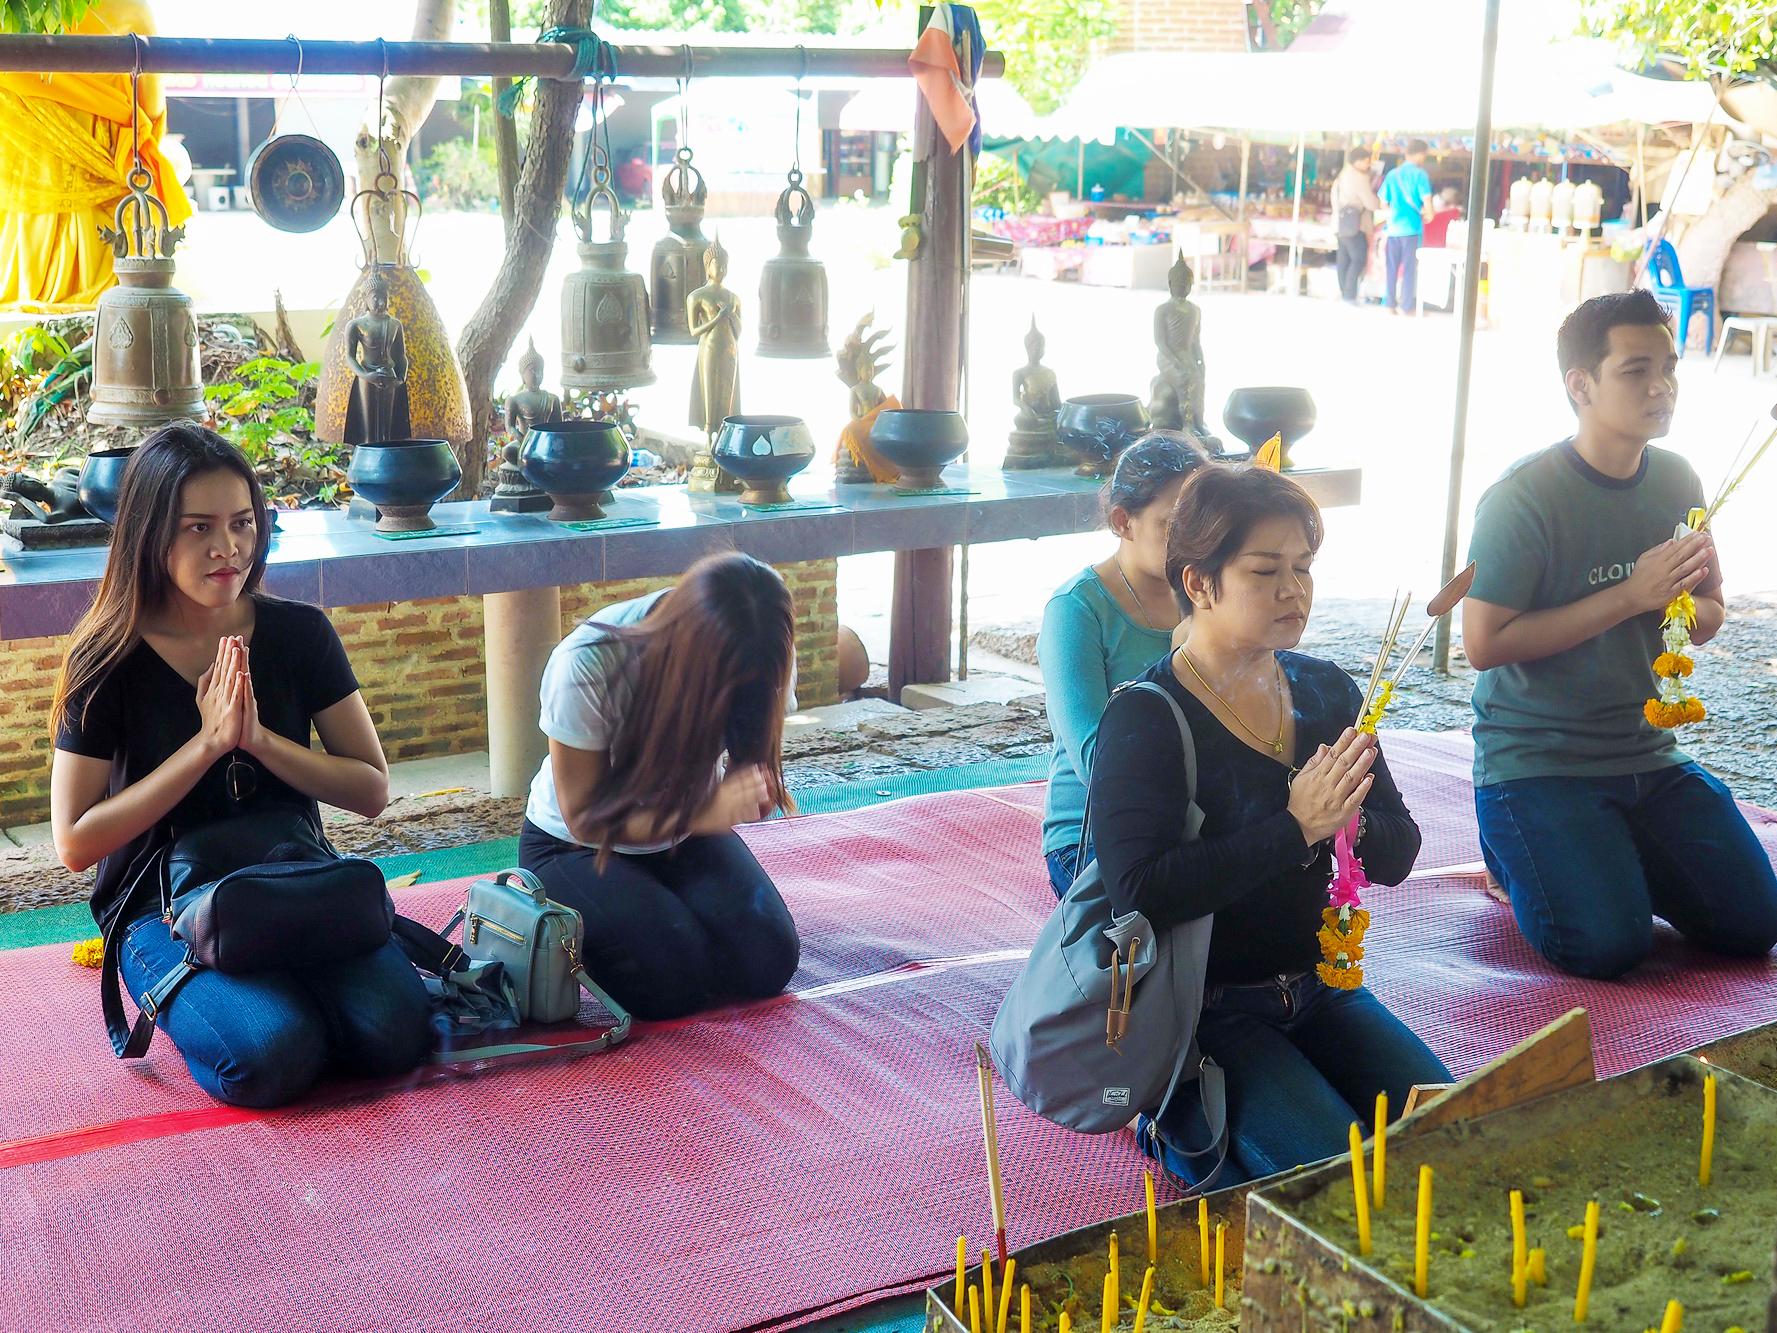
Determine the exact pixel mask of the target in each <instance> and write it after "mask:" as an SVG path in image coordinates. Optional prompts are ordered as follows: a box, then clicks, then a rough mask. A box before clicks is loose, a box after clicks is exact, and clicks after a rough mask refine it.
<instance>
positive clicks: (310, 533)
mask: <svg viewBox="0 0 1777 1333" xmlns="http://www.w3.org/2000/svg"><path fill="white" fill-rule="evenodd" d="M1292 475H1294V476H1295V477H1296V478H1297V479H1298V480H1299V481H1301V482H1302V483H1303V484H1304V485H1305V486H1307V487H1308V489H1309V490H1310V492H1311V493H1313V494H1314V495H1315V498H1316V499H1317V500H1319V501H1320V503H1321V504H1323V505H1329V506H1331V505H1337V504H1353V503H1355V502H1356V500H1357V494H1358V482H1359V474H1358V473H1357V472H1356V471H1355V470H1349V471H1324V470H1303V471H1301V472H1297V473H1294V474H1292ZM944 480H945V483H946V485H948V486H953V487H968V488H970V489H972V490H973V491H975V492H976V493H975V494H972V495H959V496H900V495H895V494H894V493H893V492H892V491H890V490H889V489H888V488H887V487H877V486H832V485H828V486H826V487H824V488H822V487H819V486H817V484H816V483H814V482H812V481H808V480H806V479H797V481H800V482H801V484H800V485H798V484H797V481H792V483H791V486H790V492H791V495H792V496H793V497H794V498H795V499H798V500H815V501H824V502H828V503H836V504H839V505H841V506H843V507H842V508H840V509H835V510H812V511H811V510H794V509H792V510H776V511H770V510H767V511H755V510H749V509H746V508H744V507H742V506H741V505H740V504H739V503H738V502H737V501H736V500H735V499H734V498H733V497H730V496H710V495H691V494H689V493H688V492H686V491H685V490H684V489H683V488H682V487H676V486H675V487H648V488H645V489H636V490H627V491H619V492H618V493H617V498H616V500H615V501H614V502H613V503H612V504H610V505H608V506H606V512H607V514H608V515H609V516H610V517H612V518H643V519H650V520H654V525H653V526H648V527H633V528H618V529H613V530H609V531H604V532H575V531H572V530H570V529H565V528H563V527H561V526H560V525H559V524H556V523H552V522H550V521H549V520H548V519H546V518H544V517H543V516H542V515H540V514H491V513H489V512H488V508H487V505H486V503H485V502H475V503H462V504H441V505H436V506H434V507H433V510H432V517H433V519H434V520H435V521H436V522H437V523H438V524H439V525H440V526H441V527H451V526H461V525H467V524H472V525H474V526H475V528H476V530H475V531H474V532H468V533H458V534H455V535H450V536H439V537H432V538H421V539H415V540H407V541H387V540H385V539H383V538H380V537H378V536H376V535H375V533H374V532H373V531H372V528H371V525H370V524H369V523H368V522H365V521H363V520H361V519H349V518H347V517H346V516H345V515H344V514H343V513H338V512H331V511H317V510H305V511H301V512H297V513H284V514H280V515H279V531H278V533H277V534H276V535H275V536H274V537H273V539H272V548H271V559H270V563H269V565H268V568H267V570H266V579H265V587H266V590H267V591H268V592H272V593H275V594H277V595H279V596H282V597H290V598H296V599H299V600H301V601H305V602H312V603H314V604H316V605H319V606H357V605H362V604H364V603H369V602H398V601H409V600H413V599H415V598H421V597H445V596H453V595H458V594H462V593H491V592H513V591H517V590H519V589H522V588H538V587H551V586H556V585H569V584H576V583H593V582H599V581H601V580H608V579H624V578H635V577H640V576H646V575H654V574H676V573H679V572H680V571H682V570H684V569H686V568H687V567H689V566H690V565H691V564H692V563H693V562H694V561H696V560H697V559H699V558H700V557H702V556H704V555H708V554H710V553H712V552H715V551H725V550H740V551H745V552H747V553H748V554H749V555H754V556H757V557H758V558H759V559H761V560H766V561H770V562H772V563H775V564H782V563H785V562H788V561H795V560H813V559H820V558H826V557H832V556H842V555H855V554H859V553H863V552H869V551H907V550H918V549H922V548H927V547H939V546H955V545H957V544H959V543H961V542H965V541H966V542H971V543H981V542H996V541H1012V540H1017V539H1022V538H1031V537H1049V536H1054V535H1057V534H1059V533H1068V532H1085V531H1090V530H1091V529H1093V528H1095V527H1097V526H1099V525H1100V524H1101V523H1102V522H1103V518H1102V515H1101V512H1100V507H1099V483H1097V482H1094V481H1090V480H1086V479H1083V478H1079V477H1075V476H1074V475H1073V474H1072V473H1071V472H1070V471H1068V470H1067V469H1046V470H1041V471H1034V472H1016V473H1003V472H998V471H982V472H977V473H973V474H971V473H970V472H969V471H968V470H967V469H966V468H962V467H957V468H952V469H950V470H949V471H947V472H946V473H945V477H944ZM104 564H105V548H103V547H85V548H82V549H78V550H68V551H41V552H22V551H9V550H6V549H4V548H0V640H5V639H26V638H36V637H40V636H46V635H54V634H64V633H66V632H67V631H68V630H69V629H71V628H72V627H73V625H74V623H75V621H76V620H77V619H79V617H80V615H81V614H82V613H83V612H84V611H85V610H86V608H87V606H88V605H90V603H91V601H92V597H93V594H94V592H95V591H96V590H97V587H98V580H99V578H100V576H101V575H102V574H103V572H104Z"/></svg>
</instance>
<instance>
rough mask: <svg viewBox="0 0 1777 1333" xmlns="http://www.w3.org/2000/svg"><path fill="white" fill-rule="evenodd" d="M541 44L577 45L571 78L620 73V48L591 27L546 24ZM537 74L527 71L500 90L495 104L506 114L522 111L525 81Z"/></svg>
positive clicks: (540, 35) (539, 39)
mask: <svg viewBox="0 0 1777 1333" xmlns="http://www.w3.org/2000/svg"><path fill="white" fill-rule="evenodd" d="M537 42H538V44H539V45H551V44H555V43H560V44H561V45H563V46H572V47H573V48H574V68H573V69H572V70H570V71H569V72H568V74H567V77H568V78H569V79H579V80H581V81H585V80H586V79H594V78H596V79H601V80H605V81H607V82H608V81H610V80H612V79H615V78H616V77H617V48H616V47H614V46H612V45H611V44H610V43H609V42H607V41H606V40H605V39H604V38H602V37H600V36H599V35H598V34H597V33H596V32H594V31H593V30H592V29H591V28H545V29H544V30H543V31H542V32H540V33H538V34H537ZM533 77H534V76H533V75H530V74H525V75H522V76H520V77H519V78H516V79H514V80H513V81H512V86H511V87H509V88H506V89H505V90H503V91H502V92H501V93H500V96H499V98H498V99H497V101H496V102H495V107H496V109H497V110H498V111H499V113H500V114H501V115H502V116H505V117H506V118H507V119H508V120H510V119H511V118H512V117H513V116H515V115H517V114H518V104H519V103H520V102H521V101H523V100H524V89H525V85H526V84H528V83H530V82H531V80H532V78H533Z"/></svg>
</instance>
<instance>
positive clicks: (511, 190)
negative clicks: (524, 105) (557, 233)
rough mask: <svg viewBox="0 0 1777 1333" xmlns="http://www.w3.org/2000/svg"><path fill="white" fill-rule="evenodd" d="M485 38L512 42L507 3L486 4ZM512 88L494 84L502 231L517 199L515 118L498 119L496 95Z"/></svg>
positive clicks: (502, 0)
mask: <svg viewBox="0 0 1777 1333" xmlns="http://www.w3.org/2000/svg"><path fill="white" fill-rule="evenodd" d="M487 26H488V36H490V37H492V38H493V39H494V40H495V41H496V42H509V41H511V40H512V6H511V3H510V0H488V6H487ZM511 86H512V80H511V79H507V78H497V79H495V80H494V151H495V160H496V162H497V163H498V168H499V173H500V219H501V221H502V222H503V223H504V224H505V226H506V230H507V231H508V232H510V231H511V230H512V215H513V211H514V207H515V205H514V203H513V201H514V200H515V199H516V198H517V196H518V161H519V158H518V117H517V116H516V115H514V116H502V115H501V114H500V111H499V101H500V94H501V93H503V92H505V91H506V90H507V89H508V88H510V87H511Z"/></svg>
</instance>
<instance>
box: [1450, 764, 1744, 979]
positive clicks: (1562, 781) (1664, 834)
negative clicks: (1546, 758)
mask: <svg viewBox="0 0 1777 1333" xmlns="http://www.w3.org/2000/svg"><path fill="white" fill-rule="evenodd" d="M1475 814H1476V816H1477V818H1478V820H1479V823H1480V827H1481V854H1482V855H1483V856H1484V857H1485V858H1486V860H1487V868H1488V869H1489V870H1491V871H1492V872H1493V877H1494V878H1495V879H1497V880H1498V881H1499V882H1500V883H1501V884H1502V885H1504V886H1505V889H1506V891H1507V892H1508V893H1509V894H1510V895H1511V899H1512V914H1513V915H1514V916H1515V917H1517V919H1518V929H1520V930H1521V931H1523V932H1524V938H1525V939H1527V940H1529V941H1530V943H1531V946H1532V947H1533V948H1535V949H1536V951H1537V952H1538V953H1540V954H1541V955H1542V956H1543V957H1544V958H1546V959H1548V961H1549V962H1550V963H1552V964H1554V965H1555V966H1556V967H1558V968H1560V969H1561V970H1562V971H1563V972H1571V973H1573V974H1574V975H1575V976H1581V977H1598V978H1610V977H1620V976H1622V975H1623V973H1625V972H1627V971H1628V970H1629V969H1630V968H1632V967H1634V966H1635V965H1636V964H1637V963H1639V962H1640V961H1641V960H1642V959H1643V958H1646V957H1647V955H1648V952H1649V951H1650V950H1651V949H1652V948H1653V942H1654V917H1656V916H1659V917H1662V918H1664V919H1665V920H1667V921H1669V922H1671V923H1672V925H1673V926H1674V927H1675V928H1676V929H1677V930H1678V931H1679V933H1680V934H1682V935H1683V936H1684V937H1685V938H1686V939H1688V940H1690V941H1691V943H1693V944H1696V945H1698V946H1700V947H1702V948H1705V949H1711V950H1714V951H1715V952H1717V953H1724V954H1732V955H1737V956H1742V957H1760V956H1762V955H1764V954H1767V953H1769V952H1770V951H1771V947H1772V945H1773V944H1777V875H1773V874H1772V871H1771V862H1770V858H1769V857H1768V856H1766V854H1765V849H1764V848H1763V847H1762V846H1760V845H1759V840H1758V838H1757V836H1756V835H1755V834H1754V833H1753V831H1752V829H1751V828H1750V827H1749V826H1748V825H1747V823H1746V820H1745V819H1744V818H1742V817H1741V814H1740V811H1739V808H1738V807H1737V806H1735V804H1734V798H1733V795H1732V794H1731V793H1730V792H1729V791H1728V789H1727V788H1726V787H1725V786H1723V785H1722V784H1721V782H1720V781H1719V780H1718V779H1716V778H1714V777H1712V776H1711V775H1710V774H1709V773H1707V772H1705V771H1704V770H1703V769H1702V768H1700V767H1698V766H1697V765H1696V764H1676V765H1673V766H1671V767H1669V768H1657V769H1654V770H1653V771H1652V772H1649V773H1632V774H1629V775H1627V776H1625V777H1616V778H1520V779H1518V780H1516V781H1513V782H1500V783H1495V784H1494V785H1493V786H1491V787H1481V788H1478V789H1477V790H1476V791H1475Z"/></svg>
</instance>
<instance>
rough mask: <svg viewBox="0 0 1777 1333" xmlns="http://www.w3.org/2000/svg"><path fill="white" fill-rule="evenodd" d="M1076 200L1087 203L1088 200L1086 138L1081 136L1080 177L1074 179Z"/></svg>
mask: <svg viewBox="0 0 1777 1333" xmlns="http://www.w3.org/2000/svg"><path fill="white" fill-rule="evenodd" d="M1074 198H1076V199H1078V200H1080V201H1081V202H1084V201H1085V198H1086V136H1085V135H1083V134H1082V135H1081V136H1080V157H1079V167H1078V175H1076V176H1075V177H1074Z"/></svg>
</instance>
